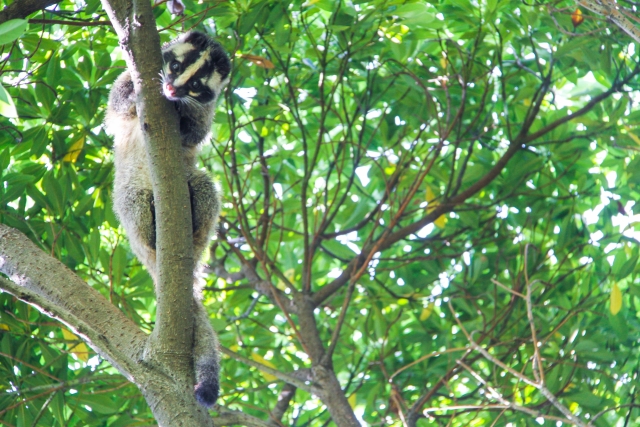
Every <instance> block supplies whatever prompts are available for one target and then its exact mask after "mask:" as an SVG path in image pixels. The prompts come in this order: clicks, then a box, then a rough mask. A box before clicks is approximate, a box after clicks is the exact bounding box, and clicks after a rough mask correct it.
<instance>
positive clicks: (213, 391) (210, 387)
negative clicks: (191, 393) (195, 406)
mask: <svg viewBox="0 0 640 427" xmlns="http://www.w3.org/2000/svg"><path fill="white" fill-rule="evenodd" d="M195 392H196V400H197V401H198V403H199V404H201V405H202V406H204V407H205V408H211V407H212V406H213V405H214V403H216V400H217V399H218V396H219V395H220V385H219V384H218V381H217V380H209V381H206V380H205V381H201V382H199V383H198V384H196V386H195Z"/></svg>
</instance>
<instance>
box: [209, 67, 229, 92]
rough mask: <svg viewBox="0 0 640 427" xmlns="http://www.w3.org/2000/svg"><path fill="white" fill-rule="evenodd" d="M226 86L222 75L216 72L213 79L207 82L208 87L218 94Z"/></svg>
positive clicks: (212, 76) (210, 78)
mask: <svg viewBox="0 0 640 427" xmlns="http://www.w3.org/2000/svg"><path fill="white" fill-rule="evenodd" d="M224 85H225V83H224V82H223V81H221V79H220V73H216V72H214V73H213V74H212V75H211V77H209V80H207V86H209V88H210V89H211V90H212V91H214V92H216V93H217V92H219V91H220V89H221V88H222V87H224Z"/></svg>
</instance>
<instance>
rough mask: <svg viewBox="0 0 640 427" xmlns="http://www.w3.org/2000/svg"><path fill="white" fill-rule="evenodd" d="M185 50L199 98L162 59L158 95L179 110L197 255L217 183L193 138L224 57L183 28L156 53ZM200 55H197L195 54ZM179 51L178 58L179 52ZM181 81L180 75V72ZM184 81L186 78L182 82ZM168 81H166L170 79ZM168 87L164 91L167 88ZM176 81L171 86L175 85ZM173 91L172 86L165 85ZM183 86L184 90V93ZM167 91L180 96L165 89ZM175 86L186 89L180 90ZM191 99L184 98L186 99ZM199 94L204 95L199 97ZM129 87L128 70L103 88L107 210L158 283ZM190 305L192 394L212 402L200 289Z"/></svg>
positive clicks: (210, 111)
mask: <svg viewBox="0 0 640 427" xmlns="http://www.w3.org/2000/svg"><path fill="white" fill-rule="evenodd" d="M176 52H177V53H184V52H187V53H188V54H189V55H188V57H187V59H186V60H185V62H184V64H183V67H184V69H183V70H182V71H184V72H190V73H193V76H194V78H195V77H198V79H199V80H200V81H202V82H204V83H205V84H206V87H203V88H202V92H203V93H204V92H206V94H201V93H198V94H196V95H197V96H198V100H197V99H196V98H195V97H194V96H190V95H189V94H194V92H193V91H189V90H190V89H189V88H183V87H177V86H175V85H176V82H177V83H180V80H179V79H180V75H181V74H180V73H173V72H172V71H171V70H170V69H169V68H168V64H165V65H164V67H163V73H162V77H163V90H164V91H165V96H166V97H167V98H168V99H170V100H172V101H173V102H174V103H175V106H176V109H177V110H178V113H179V116H180V137H181V141H180V142H181V144H182V147H183V148H182V150H183V151H182V152H183V158H182V159H181V160H182V161H183V162H184V163H185V166H186V172H187V182H188V185H189V193H190V199H191V212H192V221H193V247H194V256H195V257H196V258H199V257H200V255H201V254H202V252H203V251H204V250H205V249H206V248H207V246H208V244H209V241H210V239H211V235H212V234H213V232H214V230H215V227H216V223H217V220H218V216H219V214H220V190H219V189H218V187H217V186H216V184H215V183H214V182H213V181H212V180H211V178H210V177H209V176H208V175H207V174H206V173H205V172H203V171H201V170H199V169H198V168H197V167H196V156H197V154H198V152H199V144H200V143H201V142H203V141H205V140H206V139H208V138H209V135H210V129H211V123H212V122H213V118H214V112H215V105H216V100H217V98H218V96H219V94H220V92H221V91H222V89H223V88H224V86H225V85H226V84H227V82H228V75H229V70H230V68H229V67H230V65H229V59H228V57H227V56H226V53H224V51H222V48H221V47H220V45H218V44H217V43H216V42H214V41H213V40H212V39H210V38H209V37H208V36H206V35H204V34H202V33H197V32H190V33H186V34H184V35H182V36H180V37H178V38H177V39H176V40H174V41H172V42H170V43H168V44H166V45H165V46H163V56H164V57H167V55H169V56H172V57H173V58H176V57H178V56H175V55H174V53H176ZM197 54H199V55H200V56H198V55H197ZM184 56H185V55H182V56H180V57H179V58H182V59H184ZM189 58H191V59H193V58H196V59H199V58H205V59H207V62H203V61H204V60H201V61H200V62H197V63H196V67H195V68H194V67H192V68H188V66H189V65H190V64H193V63H195V60H194V61H191V63H189V62H188V61H189ZM198 67H200V68H201V67H208V68H207V70H206V71H207V74H206V75H203V73H202V70H198V74H197V75H196V74H195V73H194V69H196V68H198ZM183 80H184V78H183ZM191 80H193V79H190V80H189V81H188V82H184V84H185V85H186V84H187V83H189V82H190V81H191ZM172 85H173V86H172ZM167 86H169V87H170V88H171V89H170V90H169V91H168V92H167V89H166V87H167ZM174 86H175V87H174ZM173 90H175V93H174V92H171V91H173ZM185 90H186V92H185ZM167 93H173V94H176V95H180V96H176V97H174V96H169V95H168V94H167ZM182 93H186V95H184V96H182ZM185 98H191V99H185ZM203 99H205V100H206V102H202V100H203ZM135 100H136V94H135V93H134V88H133V83H132V81H131V76H130V74H129V72H128V71H125V72H124V73H122V74H121V75H120V76H119V77H118V79H117V80H116V81H115V83H114V84H113V87H112V89H111V92H110V94H109V105H108V109H107V115H106V118H105V125H106V129H107V132H108V133H109V134H111V135H113V136H114V150H115V180H114V189H113V206H114V210H115V212H116V214H117V216H118V218H119V219H120V222H121V223H122V226H123V227H124V229H125V230H126V232H127V235H128V236H129V242H130V244H131V249H132V250H133V252H134V253H135V254H136V256H137V257H138V258H139V259H140V261H142V263H143V264H144V265H145V267H147V270H148V271H149V273H150V275H151V277H152V278H153V281H154V283H157V275H158V273H157V266H156V251H155V246H156V224H155V206H154V203H153V189H152V186H151V177H150V172H149V166H148V164H147V155H146V152H145V148H144V139H143V135H142V131H141V129H140V123H139V121H138V117H137V115H136V105H135ZM194 299H195V306H196V316H195V328H194V329H195V336H194V364H195V367H196V381H197V384H196V387H195V393H196V398H197V399H198V401H199V402H200V403H201V404H202V405H204V406H207V407H210V406H212V405H213V404H214V403H215V400H216V399H217V397H218V394H219V378H218V377H219V371H220V356H219V350H218V338H217V336H216V334H215V332H214V330H213V328H212V327H211V324H210V322H209V317H208V315H207V312H206V310H205V309H204V307H203V305H202V302H201V296H200V291H199V290H198V289H194Z"/></svg>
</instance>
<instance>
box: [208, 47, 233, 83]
mask: <svg viewBox="0 0 640 427" xmlns="http://www.w3.org/2000/svg"><path fill="white" fill-rule="evenodd" d="M211 53H212V55H211V56H212V58H213V64H214V66H215V69H216V71H217V72H218V73H219V74H220V76H221V77H222V78H223V79H226V78H227V76H228V75H229V73H230V72H231V61H229V56H228V55H227V53H226V52H225V51H224V50H223V49H222V46H220V45H219V44H217V43H216V46H215V47H214V48H213V49H211Z"/></svg>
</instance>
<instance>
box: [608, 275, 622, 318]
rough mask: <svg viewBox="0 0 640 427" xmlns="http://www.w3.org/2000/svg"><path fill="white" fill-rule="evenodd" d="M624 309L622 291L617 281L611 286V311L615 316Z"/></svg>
mask: <svg viewBox="0 0 640 427" xmlns="http://www.w3.org/2000/svg"><path fill="white" fill-rule="evenodd" d="M621 309H622V292H621V291H620V288H619V287H618V284H617V283H614V284H613V286H612V287H611V296H610V298H609V311H611V314H613V315H614V316H615V315H616V314H618V313H619V312H620V310H621Z"/></svg>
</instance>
